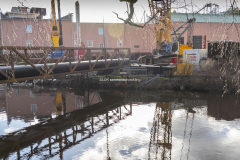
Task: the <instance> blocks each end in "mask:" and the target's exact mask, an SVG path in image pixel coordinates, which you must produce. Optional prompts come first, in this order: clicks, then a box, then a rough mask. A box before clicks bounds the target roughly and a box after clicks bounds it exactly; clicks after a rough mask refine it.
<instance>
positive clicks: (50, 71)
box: [48, 50, 67, 74]
mask: <svg viewBox="0 0 240 160" xmlns="http://www.w3.org/2000/svg"><path fill="white" fill-rule="evenodd" d="M66 54H67V52H66V50H65V53H64V54H63V55H62V56H61V57H60V58H59V59H58V61H57V62H56V63H55V64H54V66H52V68H51V69H50V70H49V72H48V74H51V73H52V71H53V70H54V68H55V67H56V66H57V65H58V63H59V62H60V61H61V60H62V58H63V57H64V56H65V55H66Z"/></svg>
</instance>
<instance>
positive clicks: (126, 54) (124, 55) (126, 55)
mask: <svg viewBox="0 0 240 160" xmlns="http://www.w3.org/2000/svg"><path fill="white" fill-rule="evenodd" d="M126 57H127V54H125V55H124V57H123V60H122V62H121V63H120V65H119V66H121V65H122V63H123V62H124V59H125V58H126Z"/></svg>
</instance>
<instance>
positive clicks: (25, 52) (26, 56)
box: [24, 49, 28, 65]
mask: <svg viewBox="0 0 240 160" xmlns="http://www.w3.org/2000/svg"><path fill="white" fill-rule="evenodd" d="M24 54H25V58H26V59H28V54H27V50H26V49H24ZM25 65H27V62H26V61H25Z"/></svg>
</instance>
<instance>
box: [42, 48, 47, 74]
mask: <svg viewBox="0 0 240 160" xmlns="http://www.w3.org/2000/svg"><path fill="white" fill-rule="evenodd" d="M47 54H48V51H46V50H44V55H43V63H44V72H45V74H47V60H46V59H47Z"/></svg>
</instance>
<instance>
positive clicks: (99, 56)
mask: <svg viewBox="0 0 240 160" xmlns="http://www.w3.org/2000/svg"><path fill="white" fill-rule="evenodd" d="M103 52H104V49H103V50H102V52H101V53H100V54H99V55H98V57H97V59H96V62H95V63H94V64H93V66H92V68H91V70H92V69H93V68H94V67H95V65H96V64H97V62H98V60H99V59H100V58H101V56H102V54H103Z"/></svg>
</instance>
